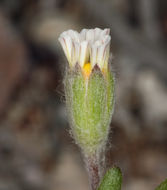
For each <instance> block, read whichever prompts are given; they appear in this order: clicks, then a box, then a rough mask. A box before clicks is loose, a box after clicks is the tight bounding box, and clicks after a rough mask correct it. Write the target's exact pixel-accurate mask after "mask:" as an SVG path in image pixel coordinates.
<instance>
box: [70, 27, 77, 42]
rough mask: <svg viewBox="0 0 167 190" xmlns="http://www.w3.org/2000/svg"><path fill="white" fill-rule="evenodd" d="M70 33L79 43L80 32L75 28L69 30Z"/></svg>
mask: <svg viewBox="0 0 167 190" xmlns="http://www.w3.org/2000/svg"><path fill="white" fill-rule="evenodd" d="M68 35H69V36H70V37H71V39H72V40H73V41H75V42H78V43H79V33H78V32H76V31H74V30H68Z"/></svg>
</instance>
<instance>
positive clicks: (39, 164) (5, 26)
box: [0, 0, 167, 190]
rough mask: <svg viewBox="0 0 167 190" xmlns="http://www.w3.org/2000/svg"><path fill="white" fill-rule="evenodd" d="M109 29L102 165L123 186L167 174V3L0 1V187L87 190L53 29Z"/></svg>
mask: <svg viewBox="0 0 167 190" xmlns="http://www.w3.org/2000/svg"><path fill="white" fill-rule="evenodd" d="M94 27H100V28H110V29H111V35H112V53H113V55H114V58H113V61H112V68H113V71H114V72H115V75H116V105H115V112H114V115H113V120H112V123H111V131H112V132H111V134H110V140H109V143H108V148H107V153H106V155H107V160H108V167H111V166H112V165H118V166H119V167H120V168H121V169H122V172H123V189H126V190H153V189H154V188H155V187H156V186H157V185H158V184H159V183H160V182H161V181H162V180H164V179H165V178H166V177H167V74H166V73H167V1H166V0H35V1H34V0H0V190H87V189H88V179H87V174H86V171H85V169H84V164H83V161H82V158H81V154H80V152H79V149H78V147H77V146H76V145H75V144H74V142H73V140H72V138H71V137H70V134H69V125H68V121H67V116H66V108H65V104H64V102H65V99H64V92H63V76H64V68H65V65H66V64H67V62H66V59H65V57H64V54H63V51H62V49H61V47H60V45H59V43H58V40H57V38H58V36H59V35H60V33H61V32H63V31H64V30H67V29H75V30H78V31H80V30H81V29H82V28H94Z"/></svg>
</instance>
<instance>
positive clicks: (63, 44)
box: [59, 37, 69, 61]
mask: <svg viewBox="0 0 167 190" xmlns="http://www.w3.org/2000/svg"><path fill="white" fill-rule="evenodd" d="M59 42H60V44H61V46H62V48H63V51H64V53H65V55H66V57H67V59H68V51H67V47H66V44H65V39H64V38H63V37H59ZM68 61H69V60H68Z"/></svg>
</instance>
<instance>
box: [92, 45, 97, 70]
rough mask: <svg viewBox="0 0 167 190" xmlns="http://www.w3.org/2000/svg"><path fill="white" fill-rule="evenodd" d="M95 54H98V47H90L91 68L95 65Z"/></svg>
mask: <svg viewBox="0 0 167 190" xmlns="http://www.w3.org/2000/svg"><path fill="white" fill-rule="evenodd" d="M97 53H98V46H97V45H92V46H91V52H90V62H91V65H92V68H93V67H94V65H95V64H96V63H97Z"/></svg>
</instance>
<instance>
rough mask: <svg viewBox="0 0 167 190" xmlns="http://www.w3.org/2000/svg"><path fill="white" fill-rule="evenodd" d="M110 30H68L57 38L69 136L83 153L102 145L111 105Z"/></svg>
mask: <svg viewBox="0 0 167 190" xmlns="http://www.w3.org/2000/svg"><path fill="white" fill-rule="evenodd" d="M109 32H110V30H109V29H104V30H101V29H99V28H95V29H90V30H89V29H83V30H81V32H80V33H78V32H76V31H73V30H68V31H65V32H63V33H62V34H61V35H60V37H59V41H60V43H61V45H62V48H63V50H64V53H65V55H66V57H67V60H68V62H69V67H67V72H66V75H65V80H64V85H65V97H66V104H67V109H68V116H69V120H70V125H71V129H72V134H73V137H74V139H75V141H76V143H77V144H79V146H80V147H81V148H82V150H83V152H84V154H85V155H92V154H96V153H97V152H100V151H102V150H103V149H104V148H105V144H106V141H107V137H108V132H109V124H110V121H111V116H112V113H113V107H114V76H113V73H112V72H111V70H110V69H109V64H108V63H109V56H110V40H111V37H110V35H109Z"/></svg>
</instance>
